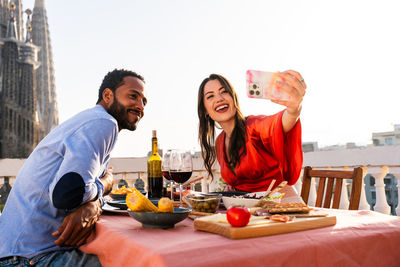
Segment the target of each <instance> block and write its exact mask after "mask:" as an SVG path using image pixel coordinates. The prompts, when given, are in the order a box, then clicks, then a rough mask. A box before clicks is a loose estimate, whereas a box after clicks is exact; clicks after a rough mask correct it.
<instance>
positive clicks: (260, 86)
mask: <svg viewBox="0 0 400 267" xmlns="http://www.w3.org/2000/svg"><path fill="white" fill-rule="evenodd" d="M246 76H247V79H246V81H247V86H246V88H247V96H248V97H250V98H265V99H270V100H271V102H273V103H276V104H279V105H283V106H286V112H285V113H286V114H284V116H283V118H282V123H283V128H284V130H285V132H288V131H290V129H291V128H292V127H293V126H294V124H295V123H296V121H297V119H298V118H299V116H300V112H301V107H302V103H303V97H304V95H305V93H306V88H307V85H306V83H305V82H304V79H303V77H302V76H301V74H300V73H298V72H297V71H294V70H287V71H284V72H264V71H256V70H248V71H247V73H246Z"/></svg>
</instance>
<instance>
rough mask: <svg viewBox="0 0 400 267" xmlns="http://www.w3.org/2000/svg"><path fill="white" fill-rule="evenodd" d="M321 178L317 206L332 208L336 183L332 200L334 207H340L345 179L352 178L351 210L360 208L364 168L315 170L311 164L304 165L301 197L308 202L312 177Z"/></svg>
mask: <svg viewBox="0 0 400 267" xmlns="http://www.w3.org/2000/svg"><path fill="white" fill-rule="evenodd" d="M313 177H316V178H319V184H318V192H317V200H316V203H315V206H316V207H324V208H330V206H331V199H332V192H333V185H334V182H335V180H336V183H335V193H334V197H333V202H332V208H333V209H338V208H339V203H340V195H341V193H342V183H343V179H352V180H353V183H352V187H351V194H350V204H349V210H358V205H359V204H360V196H361V189H362V188H361V187H362V184H363V183H362V178H363V177H362V168H360V167H358V168H354V170H353V171H336V170H313V169H312V168H311V167H310V166H306V167H304V175H303V186H302V188H301V197H302V198H303V200H304V202H305V203H307V202H308V196H309V194H310V186H311V178H313ZM326 180H328V184H327V186H326V193H325V200H324V203H323V206H322V198H323V196H324V191H325V183H326Z"/></svg>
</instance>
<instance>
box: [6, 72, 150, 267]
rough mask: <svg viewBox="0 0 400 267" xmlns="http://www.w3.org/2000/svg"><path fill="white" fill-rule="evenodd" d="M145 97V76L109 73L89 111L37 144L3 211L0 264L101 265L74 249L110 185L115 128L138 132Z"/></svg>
mask: <svg viewBox="0 0 400 267" xmlns="http://www.w3.org/2000/svg"><path fill="white" fill-rule="evenodd" d="M146 102H147V99H146V97H145V90H144V79H143V77H142V76H140V75H138V74H136V73H135V72H132V71H127V70H123V69H121V70H117V69H116V70H113V71H111V72H109V73H108V74H107V75H106V76H105V77H104V80H103V82H102V84H101V86H100V89H99V98H98V101H97V105H96V106H95V107H94V108H91V109H88V110H85V111H83V112H81V113H79V114H77V115H75V116H74V117H72V118H71V119H69V120H67V121H66V122H64V123H62V124H61V125H59V126H58V127H56V128H55V129H54V130H52V131H51V132H50V133H49V134H48V135H47V136H46V137H45V138H44V139H43V140H42V141H41V142H40V143H39V144H38V145H37V147H36V148H35V150H34V151H33V152H32V153H31V155H30V156H29V158H28V159H27V160H26V162H25V164H24V165H23V166H22V168H21V170H20V172H19V173H18V175H17V178H16V181H15V184H14V186H13V188H12V190H11V193H10V195H9V197H8V200H7V203H6V206H5V208H4V211H3V214H2V215H1V216H0V240H1V246H0V266H15V265H17V264H22V265H21V266H24V265H27V266H28V265H36V266H101V265H100V262H99V260H98V258H97V256H96V255H87V254H84V253H82V252H81V251H79V250H78V249H77V247H78V246H80V245H82V244H84V243H85V241H86V239H87V238H88V236H89V235H90V233H91V232H92V230H93V229H94V225H95V223H96V221H97V219H98V217H99V215H100V213H101V205H102V203H103V198H102V197H103V195H105V194H108V193H109V192H110V191H111V189H112V185H113V177H112V169H111V168H109V167H108V161H109V159H110V153H111V151H112V149H113V147H114V144H115V142H116V139H117V135H118V132H119V131H120V130H122V129H128V130H130V131H134V130H135V129H136V127H137V124H138V122H139V120H140V119H141V118H142V117H143V114H144V113H143V111H144V106H145V105H146ZM18 266H19V265H18Z"/></svg>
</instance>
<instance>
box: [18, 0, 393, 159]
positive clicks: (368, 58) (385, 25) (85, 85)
mask: <svg viewBox="0 0 400 267" xmlns="http://www.w3.org/2000/svg"><path fill="white" fill-rule="evenodd" d="M33 3H34V1H33V0H26V1H23V8H24V9H26V8H33ZM46 9H47V16H48V22H49V29H50V36H51V42H52V49H53V57H54V64H55V79H56V92H57V102H58V110H59V119H60V122H61V123H62V122H63V121H65V120H67V119H68V118H70V117H72V116H73V115H75V114H76V113H78V112H79V111H82V110H85V109H88V108H91V107H93V106H94V105H95V103H96V100H97V94H98V88H99V86H100V83H101V81H102V79H103V77H104V76H105V74H106V73H107V72H108V71H111V70H113V69H115V68H126V69H130V70H133V71H136V72H137V73H139V74H141V75H142V76H144V78H145V80H146V89H147V94H148V104H147V105H146V107H145V111H144V112H145V115H144V117H143V119H142V120H141V121H140V123H139V126H138V128H137V130H136V131H133V132H130V131H127V130H123V131H121V132H120V134H119V138H118V142H117V144H116V146H115V149H114V151H113V152H112V157H143V156H146V155H147V152H148V151H149V150H150V149H151V131H152V130H153V129H155V130H157V135H158V142H159V146H160V148H161V149H170V148H183V149H191V150H199V149H200V146H199V143H198V138H197V133H198V117H197V91H198V88H199V85H200V83H201V81H202V80H203V79H204V78H206V77H207V76H208V75H209V74H211V73H218V74H221V75H223V76H225V77H226V78H227V79H228V80H229V81H230V82H231V84H232V85H233V87H234V88H235V90H236V91H237V93H238V96H239V102H240V106H241V109H242V112H243V113H244V115H258V114H266V115H271V114H274V113H276V112H278V111H280V110H282V109H284V107H283V106H279V105H277V104H274V103H271V102H270V101H268V100H260V99H250V98H247V96H246V87H245V86H246V79H245V78H246V76H245V73H246V70H247V69H255V70H263V71H284V70H288V69H293V70H296V71H298V72H300V73H301V74H302V76H303V77H304V79H305V81H306V83H307V92H306V95H305V98H304V100H303V110H302V113H301V123H302V140H303V142H318V145H319V147H323V146H328V145H336V144H342V145H343V144H345V143H347V142H355V143H356V144H357V145H368V144H371V143H372V140H371V139H372V133H373V132H383V131H392V130H393V127H394V124H400V117H399V114H400V86H399V77H400V76H399V75H398V73H399V62H400V35H399V25H400V16H398V11H399V10H400V2H399V1H397V0H393V1H390V0H381V1H370V0H335V1H324V0H309V1H300V0H279V1H278V0H275V1H272V0H259V1H258V0H202V1H195V0H168V1H166V0H146V1H137V0H112V1H110V0H108V1H107V0H91V1H90V0H89V1H79V0H48V1H46ZM99 130H101V129H99Z"/></svg>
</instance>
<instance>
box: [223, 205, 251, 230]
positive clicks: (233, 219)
mask: <svg viewBox="0 0 400 267" xmlns="http://www.w3.org/2000/svg"><path fill="white" fill-rule="evenodd" d="M250 216H251V214H250V211H249V209H248V208H242V207H232V208H229V209H228V210H227V211H226V219H227V220H228V222H229V223H230V225H232V226H233V227H243V226H246V225H247V224H248V223H249V221H250Z"/></svg>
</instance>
